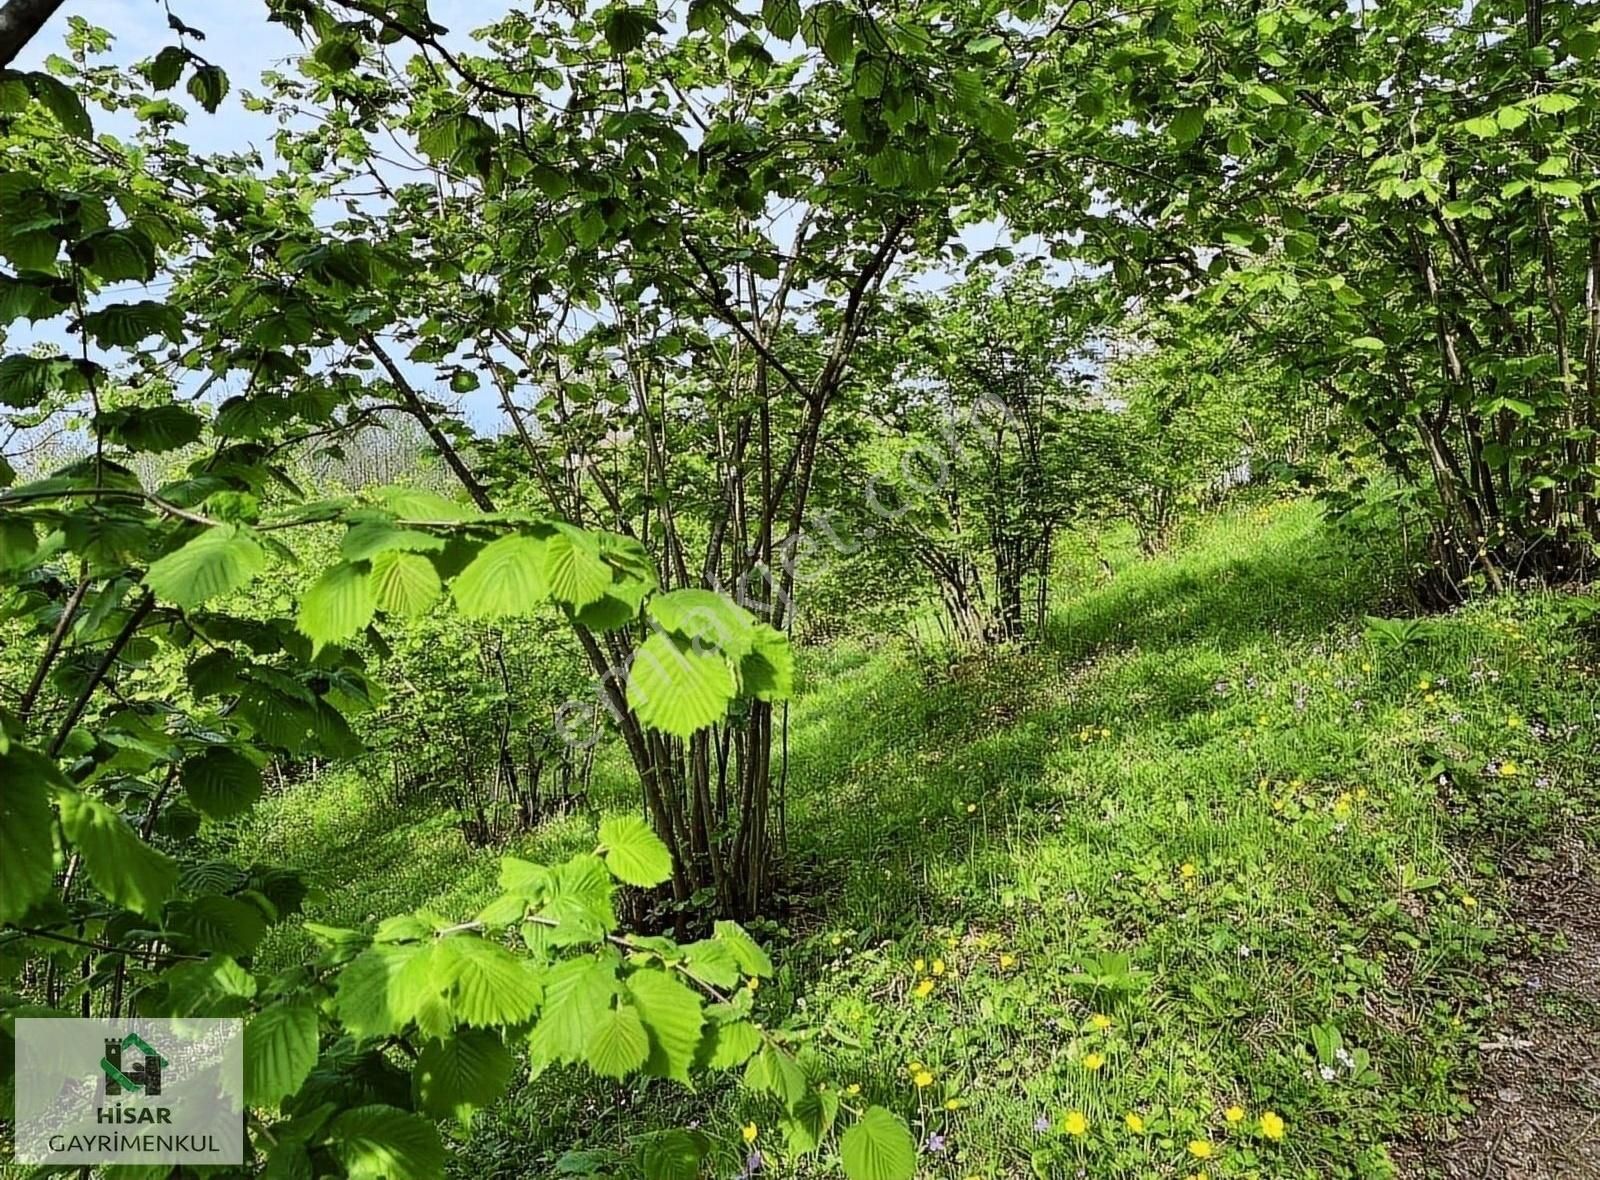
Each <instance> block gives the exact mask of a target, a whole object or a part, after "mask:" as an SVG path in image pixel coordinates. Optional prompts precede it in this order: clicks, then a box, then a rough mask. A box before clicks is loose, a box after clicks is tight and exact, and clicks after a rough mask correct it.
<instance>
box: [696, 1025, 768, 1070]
mask: <svg viewBox="0 0 1600 1180" xmlns="http://www.w3.org/2000/svg"><path fill="white" fill-rule="evenodd" d="M710 1035H711V1053H710V1057H709V1058H708V1059H707V1064H708V1065H710V1066H711V1068H712V1069H732V1068H733V1067H734V1066H736V1065H743V1064H744V1063H745V1062H746V1061H748V1060H750V1056H751V1054H753V1053H754V1052H755V1051H756V1050H757V1049H759V1048H761V1031H760V1030H759V1029H758V1028H756V1026H755V1025H754V1024H752V1023H751V1022H750V1021H748V1020H734V1021H730V1022H729V1023H727V1024H719V1025H716V1026H715V1027H714V1028H713V1029H712V1030H711V1034H710Z"/></svg>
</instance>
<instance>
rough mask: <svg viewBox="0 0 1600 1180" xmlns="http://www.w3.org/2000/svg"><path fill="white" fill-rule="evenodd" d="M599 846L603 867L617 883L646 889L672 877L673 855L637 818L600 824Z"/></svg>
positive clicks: (609, 818) (612, 818) (612, 819)
mask: <svg viewBox="0 0 1600 1180" xmlns="http://www.w3.org/2000/svg"><path fill="white" fill-rule="evenodd" d="M600 844H601V845H602V847H603V849H604V851H603V852H602V855H603V856H604V857H605V861H606V867H607V868H609V869H610V870H611V872H612V874H613V875H614V876H615V877H616V878H617V880H619V881H625V882H627V883H628V884H629V885H640V886H644V887H646V888H648V887H650V886H653V885H659V884H661V883H662V882H663V881H665V880H667V879H668V878H669V877H671V876H672V854H671V853H670V852H668V851H667V846H666V845H665V844H664V843H662V841H661V837H660V836H657V835H656V834H655V832H653V831H651V830H650V825H649V824H647V823H645V822H644V820H642V819H640V818H639V817H638V816H636V815H610V816H607V817H606V818H605V819H603V820H601V821H600Z"/></svg>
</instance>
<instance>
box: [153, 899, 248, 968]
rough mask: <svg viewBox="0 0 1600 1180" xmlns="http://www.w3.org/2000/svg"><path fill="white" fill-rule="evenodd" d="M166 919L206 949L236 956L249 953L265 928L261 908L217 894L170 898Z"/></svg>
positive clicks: (175, 928)
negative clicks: (178, 898) (188, 898)
mask: <svg viewBox="0 0 1600 1180" xmlns="http://www.w3.org/2000/svg"><path fill="white" fill-rule="evenodd" d="M167 923H168V925H169V926H171V927H172V928H173V929H174V930H178V931H181V932H182V933H184V934H187V935H188V936H189V937H190V938H192V939H193V940H194V941H195V942H197V943H198V944H199V945H200V946H202V947H204V948H205V949H207V950H210V951H215V952H216V953H218V954H222V955H231V956H233V957H234V958H236V959H237V958H243V957H244V956H245V955H248V954H250V953H252V952H253V951H254V950H255V949H256V947H257V946H258V945H259V944H260V942H261V939H262V937H263V936H264V935H265V934H266V932H267V921H266V919H265V918H264V917H262V914H261V911H260V909H258V908H257V907H255V906H253V905H251V904H250V903H249V902H247V901H241V900H239V899H238V898H236V897H222V896H220V895H218V894H208V895H207V896H205V897H197V898H195V899H194V900H193V901H178V902H173V904H172V908H171V910H170V911H169V912H168V914H167Z"/></svg>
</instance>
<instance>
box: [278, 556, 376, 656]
mask: <svg viewBox="0 0 1600 1180" xmlns="http://www.w3.org/2000/svg"><path fill="white" fill-rule="evenodd" d="M375 605H376V604H375V603H374V601H373V596H372V585H371V583H370V581H369V580H368V578H367V575H366V574H364V573H362V572H361V569H360V568H359V567H358V566H355V565H352V564H351V563H349V562H341V563H340V564H338V565H336V566H333V567H332V568H331V569H328V570H326V571H325V572H324V573H323V575H322V576H321V577H320V578H318V579H317V580H316V581H315V582H313V583H312V584H311V588H310V589H309V590H307V591H306V592H305V594H304V595H303V596H302V597H301V599H300V610H299V612H298V613H297V614H296V615H295V621H294V626H295V630H297V631H299V632H300V634H302V635H304V636H305V637H306V638H307V639H309V640H311V643H312V650H313V651H319V650H321V649H322V648H323V647H324V646H326V645H327V644H330V643H343V642H344V641H345V640H347V639H349V638H350V637H351V636H353V635H358V634H360V633H361V631H362V630H363V629H364V628H365V627H366V625H367V624H368V623H370V622H372V612H373V609H374V607H375Z"/></svg>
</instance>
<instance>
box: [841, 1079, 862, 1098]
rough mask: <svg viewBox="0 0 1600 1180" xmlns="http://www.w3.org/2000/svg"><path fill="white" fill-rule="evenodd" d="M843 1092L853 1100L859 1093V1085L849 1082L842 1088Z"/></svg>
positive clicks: (858, 1083)
mask: <svg viewBox="0 0 1600 1180" xmlns="http://www.w3.org/2000/svg"><path fill="white" fill-rule="evenodd" d="M844 1092H845V1093H846V1094H848V1095H850V1096H851V1097H852V1098H854V1097H855V1096H856V1095H857V1094H859V1093H861V1083H860V1082H851V1083H850V1084H849V1085H848V1086H846V1087H845V1088H844Z"/></svg>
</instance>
